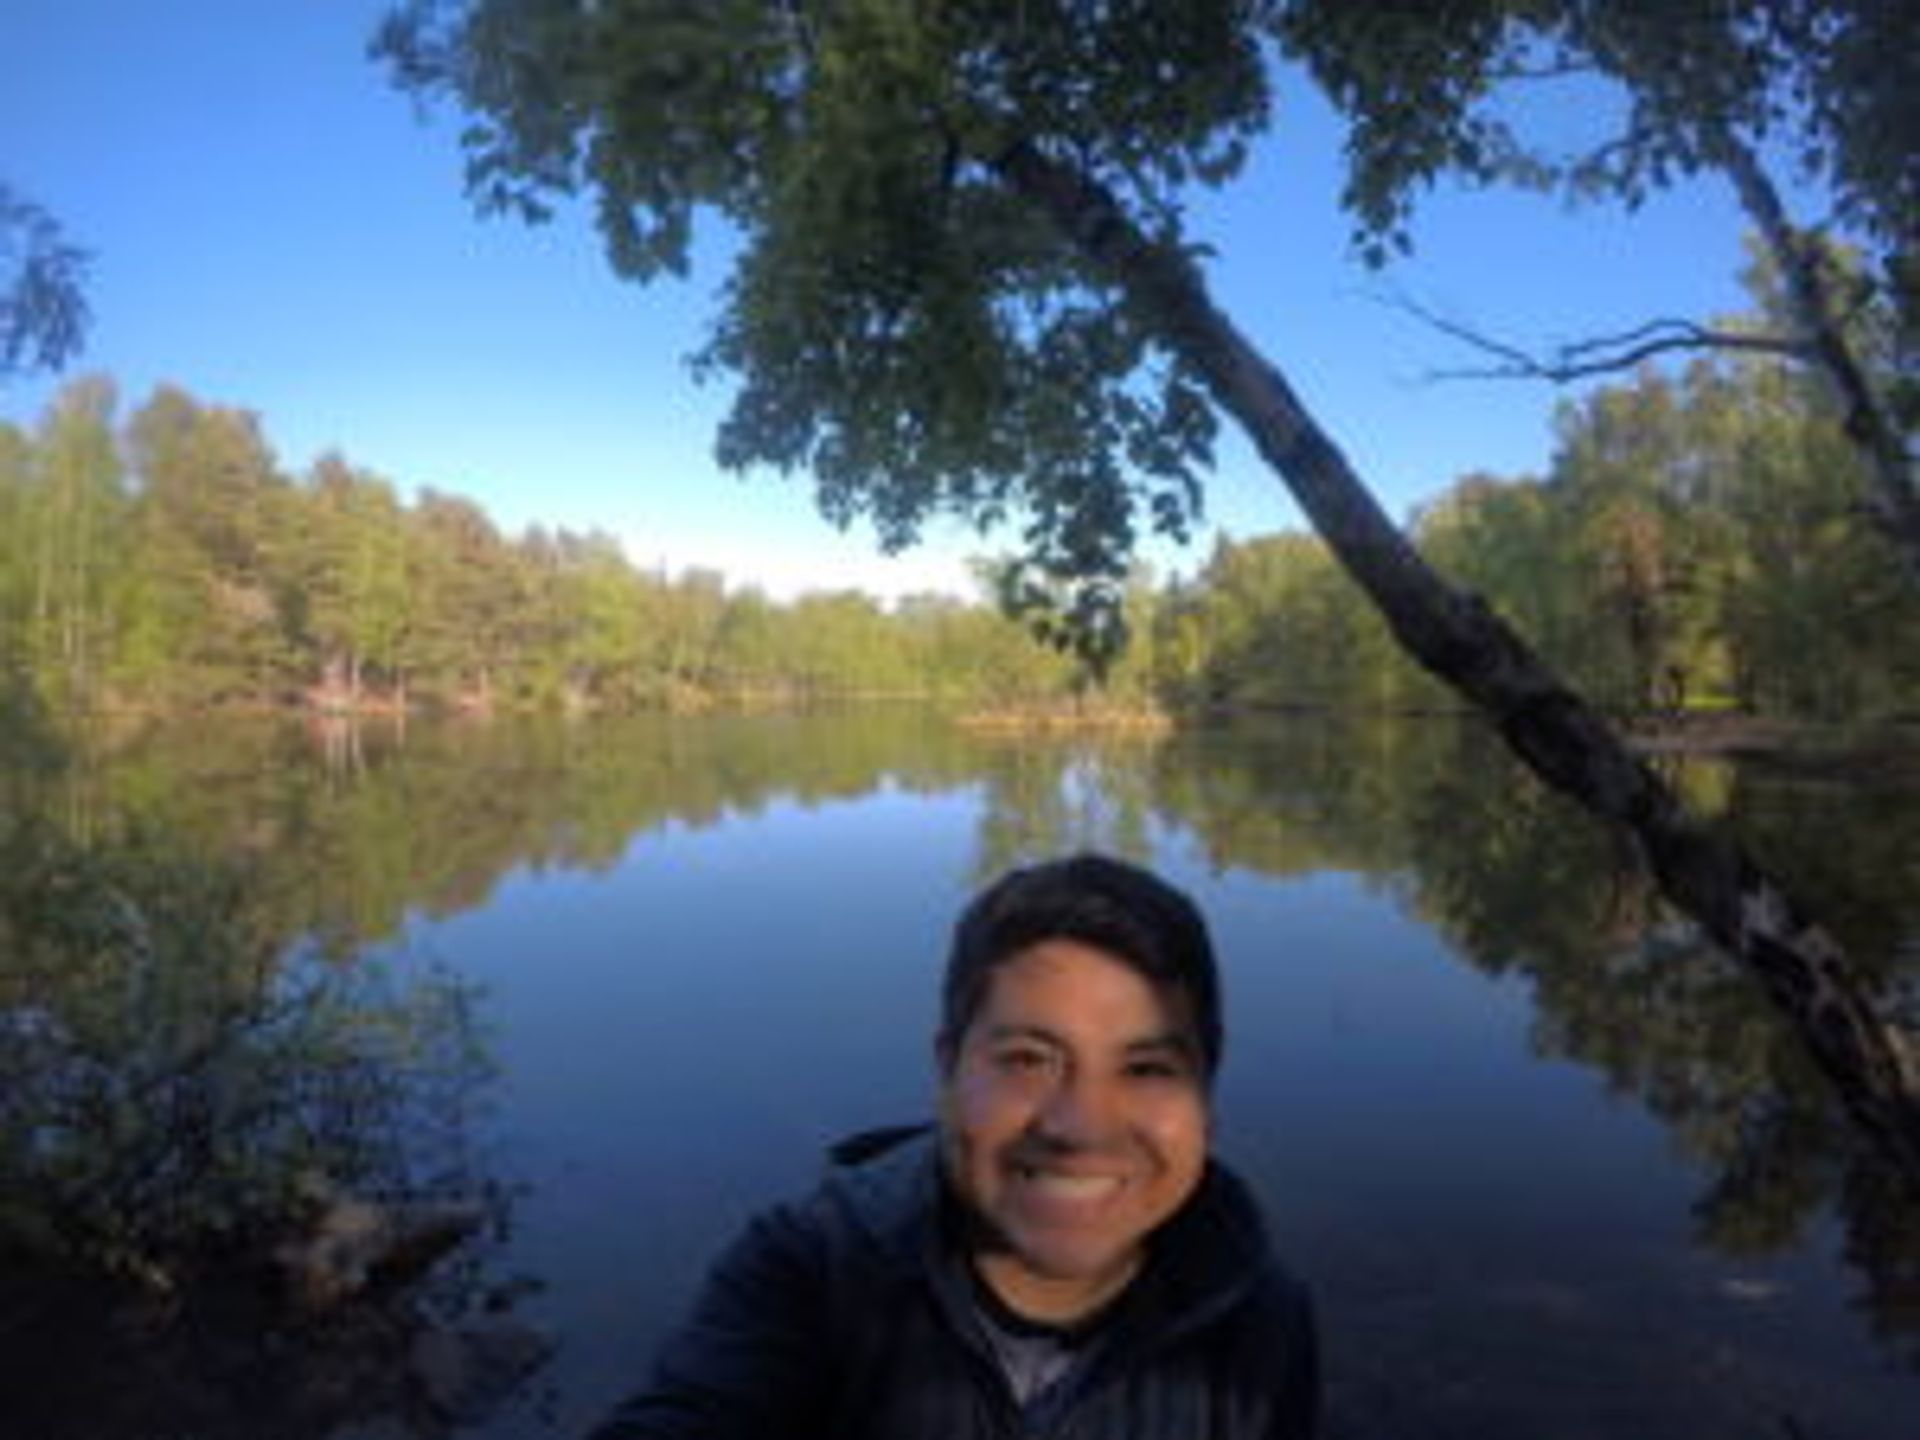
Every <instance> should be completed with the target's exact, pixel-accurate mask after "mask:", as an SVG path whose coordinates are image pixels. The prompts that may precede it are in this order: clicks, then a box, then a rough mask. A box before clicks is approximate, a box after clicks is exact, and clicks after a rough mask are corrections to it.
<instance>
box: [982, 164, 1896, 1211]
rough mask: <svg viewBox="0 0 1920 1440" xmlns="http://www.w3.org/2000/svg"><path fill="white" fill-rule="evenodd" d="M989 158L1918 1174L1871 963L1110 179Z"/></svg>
mask: <svg viewBox="0 0 1920 1440" xmlns="http://www.w3.org/2000/svg"><path fill="white" fill-rule="evenodd" d="M993 164H994V168H995V170H996V172H997V173H998V174H999V176H1000V177H1001V179H1002V180H1003V182H1004V183H1006V184H1007V185H1008V186H1009V187H1010V188H1011V189H1013V190H1014V191H1015V192H1016V193H1018V194H1019V195H1021V196H1023V197H1024V198H1026V199H1027V200H1028V201H1030V202H1032V203H1034V204H1036V205H1038V206H1039V207H1040V208H1041V209H1042V210H1044V211H1045V212H1046V213H1047V214H1048V215H1049V216H1050V217H1051V218H1052V220H1053V221H1054V222H1055V224H1056V225H1058V227H1059V228H1060V229H1061V230H1062V231H1063V232H1064V233H1065V234H1066V235H1067V236H1068V237H1069V239H1070V241H1071V242H1072V243H1073V244H1074V245H1075V246H1076V247H1077V248H1078V249H1079V250H1080V252H1081V254H1082V255H1083V256H1085V257H1086V258H1087V259H1088V260H1090V261H1092V262H1093V263H1094V264H1095V265H1097V266H1098V267H1100V269H1101V270H1102V271H1103V272H1104V273H1106V274H1107V275H1109V276H1111V277H1112V278H1113V280H1114V281H1115V283H1117V284H1118V285H1119V287H1120V289H1121V291H1122V292H1123V293H1124V295H1125V296H1126V299H1127V302H1128V303H1129V304H1131V305H1133V306H1134V307H1136V308H1137V309H1138V311H1139V313H1140V314H1141V315H1142V316H1143V317H1145V318H1146V319H1147V321H1148V323H1149V324H1151V325H1152V326H1153V328H1154V329H1155V331H1156V332H1157V334H1158V335H1159V336H1160V338H1161V339H1162V340H1163V341H1164V343H1165V344H1166V345H1167V346H1168V347H1169V348H1170V349H1171V350H1172V351H1173V352H1174V353H1175V354H1177V355H1178V356H1179V357H1180V358H1181V359H1182V360H1184V361H1185V362H1187V363H1188V364H1190V365H1192V366H1193V367H1194V368H1195V370H1197V371H1198V372H1199V373H1200V374H1201V375H1202V376H1203V377H1204V378H1205V381H1206V383H1207V385H1208V387H1209V389H1210V391H1211V393H1212V395H1213V398H1214V400H1215V402H1216V403H1217V404H1219V405H1220V406H1221V408H1222V409H1224V410H1226V411H1227V412H1228V413H1229V414H1231V415H1232V416H1233V417H1234V418H1235V419H1236V420H1238V421H1239V422H1240V424H1241V425H1242V426H1243V427H1244V428H1245V429H1246V431H1247V433H1248V435H1249V436H1251V437H1252V439H1253V441H1254V443H1255V445H1256V446H1257V447H1258V448H1259V450H1260V453H1261V454H1262V455H1263V456H1264V457H1265V458H1266V459H1267V461H1268V462H1269V463H1270V464H1271V465H1272V466H1273V467H1274V468H1275V469H1276V470H1277V471H1279V473H1280V476H1281V478H1282V479H1283V480H1284V481H1285V482H1286V484H1287V486H1288V488H1289V489H1290V490H1291V491H1292V492H1293V495H1294V498H1295V499H1296V500H1298V501H1299V503H1300V506H1301V508H1302V509H1303V510H1305V511H1306V513H1307V515H1308V517H1309V518H1310V519H1311V520H1312V521H1313V524H1314V528H1315V529H1316V530H1318V531H1319V533H1320V535H1321V537H1322V538H1323V539H1324V540H1325V541H1326V542H1327V544H1328V546H1329V547H1330V548H1331V549H1332V551H1333V553H1334V555H1335V556H1336V557H1337V558H1338V559H1339V561H1340V563H1341V565H1342V566H1343V567H1344V568H1345V569H1346V571H1347V573H1348V574H1349V575H1351V576H1352V577H1353V579H1354V580H1355V581H1357V582H1358V583H1359V584H1360V586H1361V587H1362V588H1363V589H1364V590H1365V591H1366V592H1367V594H1368V595H1369V596H1370V597H1371V598H1372V600H1373V602H1374V604H1375V605H1376V606H1377V607H1378V608H1379V609H1380V611H1381V612H1382V614H1383V615H1384V616H1385V617H1386V619H1387V621H1388V623H1389V624H1390V625H1391V626H1392V628H1393V631H1394V634H1395V635H1396V636H1397V637H1398V638H1399V641H1400V643H1401V645H1402V646H1404V647H1405V648H1406V649H1407V650H1408V651H1409V652H1411V653H1412V655H1413V656H1414V657H1415V658H1416V659H1418V660H1419V661H1420V663H1421V664H1422V665H1424V666H1426V667H1427V668H1428V669H1429V670H1431V671H1433V672H1434V674H1436V675H1438V676H1439V677H1440V678H1441V679H1442V680H1444V681H1446V683H1447V684H1449V685H1450V686H1452V687H1453V688H1454V689H1455V690H1457V691H1459V692H1460V693H1462V694H1463V695H1465V696H1466V697H1467V698H1468V699H1469V700H1471V701H1472V702H1473V704H1474V705H1475V706H1476V707H1477V708H1478V709H1479V710H1481V711H1482V712H1483V713H1484V714H1485V715H1486V716H1487V717H1488V718H1490V719H1491V720H1492V721H1493V723H1494V724H1495V725H1496V726H1497V727H1498V728H1499V730H1500V733H1501V734H1502V735H1503V736H1504V737H1505V739H1506V741H1507V743H1508V744H1509V745H1510V746H1511V747H1512V748H1513V749H1514V750H1515V751H1516V752H1518V754H1519V755H1520V757H1521V758H1522V759H1523V760H1525V761H1526V763H1527V764H1528V765H1529V766H1530V767H1531V768H1532V769H1533V770H1534V771H1535V772H1536V773H1537V774H1538V775H1540V776H1541V777H1542V778H1543V779H1545V780H1546V781H1547V782H1548V783H1549V784H1551V785H1553V786H1554V787H1556V788H1557V789H1560V790H1562V791H1564V792H1566V793H1567V794H1568V795H1570V796H1572V797H1573V798H1574V799H1575V800H1577V801H1578V802H1579V803H1580V804H1581V805H1583V806H1584V807H1585V808H1586V809H1588V810H1589V811H1591V812H1593V813H1594V814H1595V815H1598V816H1600V817H1601V818H1603V819H1605V820H1608V821H1611V822H1614V823H1615V824H1618V825H1621V826H1624V827H1625V828H1626V829H1627V830H1628V831H1629V832H1630V833H1631V834H1632V835H1633V836H1634V837H1635V839H1636V840H1637V841H1638V843H1639V845H1640V847H1641V849H1642V851H1643V852H1644V854H1645V855H1646V857H1647V859H1648V861H1649V863H1650V865H1651V867H1652V870H1653V873H1654V875H1655V877H1656V878H1657V879H1658V881H1659V883H1660V888H1661V889H1662V891H1663V892H1664V893H1665V894H1666V896H1667V898H1668V899H1669V900H1670V901H1672V902H1673V904H1675V905H1676V906H1677V907H1679V909H1680V910H1682V911H1684V912H1685V913H1686V914H1687V915H1689V916H1691V917H1692V918H1693V919H1694V920H1696V921H1697V922H1699V924H1700V925H1701V926H1702V927H1703V928H1704V929H1705V931H1706V932H1707V933H1708V934H1709V935H1710V936H1712V937H1713V939H1714V940H1715V941H1717V942H1718V943H1719V944H1720V945H1721V946H1723V947H1724V948H1725V949H1726V950H1728V951H1729V952H1731V953H1732V954H1733V956H1734V957H1735V958H1736V959H1737V960H1738V961H1739V962H1740V963H1741V964H1743V965H1744V966H1745V967H1746V968H1747V969H1748V970H1749V971H1750V972H1751V973H1752V974H1753V976H1754V977H1755V978H1756V979H1758V980H1759V981H1760V983H1761V984H1762V985H1763V986H1764V987H1765V989H1766V992H1767V994H1768V995H1769V996H1770V997H1771V999H1772V1000H1773V1002H1774V1004H1775V1005H1776V1006H1777V1007H1778V1008H1779V1009H1780V1010H1781V1011H1782V1012H1784V1014H1785V1015H1786V1017H1787V1018H1788V1019H1789V1020H1791V1021H1792V1023H1793V1024H1794V1026H1795V1027H1796V1028H1797V1030H1798V1032H1799V1034H1800V1036H1801V1038H1802V1039H1803V1040H1804V1041H1805V1043H1806V1045H1807V1048H1808V1049H1809V1051H1810V1052H1811V1053H1812V1055H1813V1057H1814V1059H1815V1060H1816V1062H1817V1063H1818V1064H1819V1066H1820V1068H1821V1069H1822V1070H1823V1071H1824V1072H1825V1073H1826V1075H1827V1076H1828V1078H1829V1079H1830V1080H1831V1081H1832V1082H1833V1084H1834V1086H1835V1088H1836V1089H1837V1090H1838V1092H1839V1095H1840V1097H1841V1099H1842V1101H1843V1102H1844V1103H1845V1105H1846V1107H1847V1109H1848V1111H1849V1112H1850V1113H1851V1114H1852V1115H1853V1116H1854V1118H1855V1119H1856V1120H1857V1121H1858V1122H1859V1123H1860V1124H1861V1125H1862V1127H1863V1128H1864V1129H1865V1130H1866V1132H1867V1133H1868V1134H1869V1135H1870V1136H1871V1137H1872V1139H1873V1140H1874V1141H1875V1142H1876V1144H1877V1145H1878V1147H1879V1148H1880V1149H1881V1150H1882V1151H1883V1152H1884V1153H1885V1154H1887V1156H1888V1157H1889V1158H1890V1159H1891V1160H1892V1161H1893V1162H1894V1163H1895V1164H1896V1165H1898V1166H1899V1167H1900V1169H1901V1171H1902V1172H1904V1174H1905V1175H1906V1176H1907V1177H1908V1179H1909V1181H1910V1182H1911V1183H1913V1184H1915V1185H1920V1045H1916V1042H1915V1039H1914V1037H1913V1036H1911V1035H1909V1034H1908V1033H1907V1032H1906V1031H1904V1030H1903V1029H1902V1028H1901V1027H1900V1025H1899V1024H1898V1023H1896V1022H1895V1021H1893V1020H1891V1019H1889V1018H1887V1017H1886V1016H1884V1015H1882V1014H1880V1013H1879V1010H1878V1009H1877V1002H1878V1001H1879V999H1880V995H1879V988H1878V987H1877V986H1876V985H1875V984H1873V983H1872V981H1871V977H1869V976H1867V975H1865V974H1863V973H1862V972H1860V971H1859V970H1858V969H1857V968H1856V967H1855V966H1854V965H1852V964H1851V963H1850V962H1849V960H1848V957H1847V956H1846V954H1845V953H1844V952H1843V951H1842V950H1841V949H1840V947H1839V946H1838V945H1837V944H1836V943H1835V942H1834V941H1833V940H1832V938H1831V937H1829V936H1828V935H1827V934H1826V932H1825V931H1823V930H1822V929H1820V928H1819V927H1818V926H1817V925H1815V924H1814V923H1812V922H1811V921H1810V919H1809V918H1808V917H1807V916H1806V915H1805V914H1804V913H1803V912H1802V911H1801V910H1800V909H1799V908H1798V907H1797V906H1795V905H1794V904H1793V903H1792V901H1791V900H1789V899H1788V897H1787V896H1786V894H1785V892H1784V891H1783V890H1782V889H1781V888H1780V886H1779V885H1778V884H1777V883H1775V882H1774V881H1773V880H1772V879H1771V878H1770V877H1768V876H1767V875H1766V874H1765V873H1763V872H1762V871H1761V869H1760V868H1759V867H1758V866H1757V865H1756V864H1755V863H1754V862H1753V861H1752V859H1750V858H1749V857H1748V856H1747V855H1746V854H1745V853H1744V852H1743V851H1742V850H1741V848H1740V847H1739V846H1738V845H1737V844H1735V843H1734V842H1733V841H1732V840H1731V839H1730V838H1729V837H1727V836H1725V835H1724V834H1722V833H1719V832H1717V831H1715V830H1713V829H1710V828H1708V827H1707V826H1705V825H1703V824H1701V823H1700V822H1698V821H1696V820H1694V819H1693V818H1692V817H1690V816H1689V815H1687V813H1686V812H1685V811H1684V809H1683V808H1682V807H1681V805H1680V802H1679V801H1678V800H1677V799H1676V798H1675V796H1674V795H1673V793H1672V791H1671V790H1669V789H1668V788H1667V786H1666V785H1664V784H1663V783H1662V782H1661V781H1660V779H1659V778H1658V777H1657V776H1656V775H1654V773H1653V772H1652V771H1651V770H1650V769H1649V768H1648V767H1647V766H1646V765H1645V764H1644V763H1642V762H1641V761H1640V760H1638V759H1637V758H1636V757H1635V756H1633V755H1632V754H1631V753H1630V752H1629V751H1628V750H1627V748H1626V746H1625V745H1624V744H1623V743H1622V742H1621V740H1620V739H1619V737H1618V736H1616V735H1615V734H1614V733H1613V732H1612V731H1611V730H1610V729H1609V728H1608V727H1607V725H1606V723H1605V722H1604V721H1603V720H1602V719H1601V718H1600V717H1599V715H1598V714H1596V713H1595V712H1594V710H1593V709H1592V708H1591V707H1590V706H1588V705H1587V704H1586V702H1585V701H1583V700H1582V699H1581V698H1580V697H1579V696H1578V695H1577V694H1575V693H1574V692H1573V690H1572V689H1571V688H1570V687H1568V686H1567V685H1566V684H1565V683H1564V682H1563V681H1561V680H1560V679H1559V678H1558V677H1557V676H1555V675H1554V674H1553V673H1552V672H1551V671H1550V670H1549V669H1548V668H1547V667H1546V665H1545V664H1544V663H1542V662H1541V660H1540V659H1539V658H1538V657H1537V656H1535V655H1534V654H1533V653H1532V651H1531V650H1529V649H1528V648H1527V646H1526V644H1525V643H1524V642H1523V641H1522V640H1521V639H1520V637H1519V636H1518V635H1516V634H1515V633H1514V632H1513V630H1512V629H1511V628H1510V627H1509V626H1507V625H1506V624H1505V623H1504V622H1503V621H1502V620H1501V619H1500V618H1499V616H1497V615H1495V614H1494V613H1493V612H1492V611H1491V610H1490V609H1489V608H1488V607H1487V606H1486V605H1485V604H1484V603H1482V602H1481V601H1480V599H1479V598H1478V597H1477V596H1474V595H1470V594H1466V593H1463V592H1461V591H1459V590H1456V589H1454V588H1452V587H1451V586H1449V585H1448V584H1447V583H1446V582H1445V581H1444V580H1442V579H1441V578H1440V576H1439V575H1438V574H1436V573H1435V571H1434V570H1433V569H1432V567H1431V566H1429V565H1428V564H1427V563H1426V561H1425V560H1424V559H1423V558H1422V557H1421V556H1420V554H1419V553H1418V552H1417V551H1416V550H1415V549H1414V548H1413V546H1412V545H1411V544H1410V543H1409V542H1408V541H1407V539H1406V537H1405V536H1404V535H1402V534H1401V532H1400V530H1399V529H1398V528H1397V527H1396V526H1395V525H1394V524H1393V522H1392V521H1391V520H1389V519H1388V517H1387V515H1386V513H1385V512H1384V511H1383V510H1382V509H1381V508H1380V506H1379V504H1378V502H1376V501H1375V500H1374V498H1373V496H1372V495H1371V494H1370V493H1369V492H1368V490H1367V488H1366V486H1365V485H1364V484H1362V483H1361V481H1360V479H1359V477H1358V476H1356V475H1355V474H1354V472H1353V470H1352V468H1351V467H1350V466H1349V465H1348V463H1347V461H1346V458H1345V457H1344V456H1343V455H1342V454H1341V453H1340V451H1339V450H1338V449H1337V448H1335V446H1334V445H1333V443H1332V441H1331V440H1329V439H1328V438H1327V436H1326V435H1325V433H1324V432H1323V431H1322V430H1321V429H1320V427H1319V426H1318V425H1317V424H1316V423H1315V422H1314V420H1313V417H1312V416H1311V415H1310V414H1308V412H1307V410H1306V407H1305V406H1304V405H1302V404H1301V403H1300V401H1299V399H1298V398H1297V397H1296V396H1295V395H1294V393H1293V390H1292V388H1291V387H1290V386H1289V385H1288V384H1287V382H1286V380H1285V378H1284V377H1283V376H1282V375H1281V374H1280V372H1279V370H1278V369H1276V368H1275V367H1274V366H1273V365H1272V364H1270V363H1269V362H1267V361H1266V360H1265V359H1264V358H1263V357H1262V356H1261V355H1260V354H1259V353H1258V352H1257V351H1256V350H1255V349H1254V348H1253V346H1252V345H1250V344H1249V343H1248V342H1247V341H1246V340H1245V339H1244V338H1243V337H1242V336H1241V335H1240V333H1239V332H1238V330H1236V329H1235V328H1234V326H1233V324H1232V322H1231V321H1229V320H1228V319H1227V318H1226V316H1224V315H1223V314H1221V312H1220V311H1219V310H1218V309H1216V308H1215V306H1214V304H1213V302H1212V300H1211V298H1210V297H1209V296H1208V293H1207V289H1206V283H1205V281H1204V280H1203V279H1202V277H1201V275H1200V273H1199V271H1198V269H1197V268H1196V267H1195V266H1194V265H1193V264H1192V263H1191V262H1190V261H1189V260H1188V259H1187V258H1186V256H1184V255H1183V254H1181V253H1180V252H1178V251H1176V250H1174V249H1172V248H1171V247H1168V246H1163V245H1155V244H1153V243H1151V242H1150V241H1148V240H1147V239H1146V237H1145V236H1144V235H1142V234H1141V233H1140V231H1139V229H1138V228H1137V227H1136V226H1135V225H1134V224H1133V223H1132V221H1131V220H1130V219H1129V218H1128V217H1127V215H1126V214H1125V212H1123V211H1122V210H1121V208H1120V206H1119V204H1118V202H1117V201H1116V200H1115V199H1114V198H1113V196H1112V195H1111V194H1109V193H1108V192H1107V191H1106V190H1105V188H1104V187H1102V186H1101V185H1099V184H1098V183H1097V182H1096V181H1094V180H1092V179H1091V178H1090V177H1088V176H1087V175H1085V174H1083V173H1082V172H1080V171H1079V170H1077V169H1076V168H1074V167H1073V166H1071V165H1068V164H1065V163H1062V162H1060V161H1058V160H1055V159H1052V158H1050V157H1049V156H1047V155H1045V154H1042V153H1041V152H1040V151H1039V150H1038V149H1036V148H1035V147H1034V146H1033V145H1032V144H1031V143H1029V142H1025V141H1021V142H1018V143H1016V144H1014V145H1013V146H1011V147H1010V148H1008V149H1007V150H1005V151H1003V152H1002V153H1001V154H1000V155H998V156H997V157H995V159H994V161H993Z"/></svg>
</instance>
